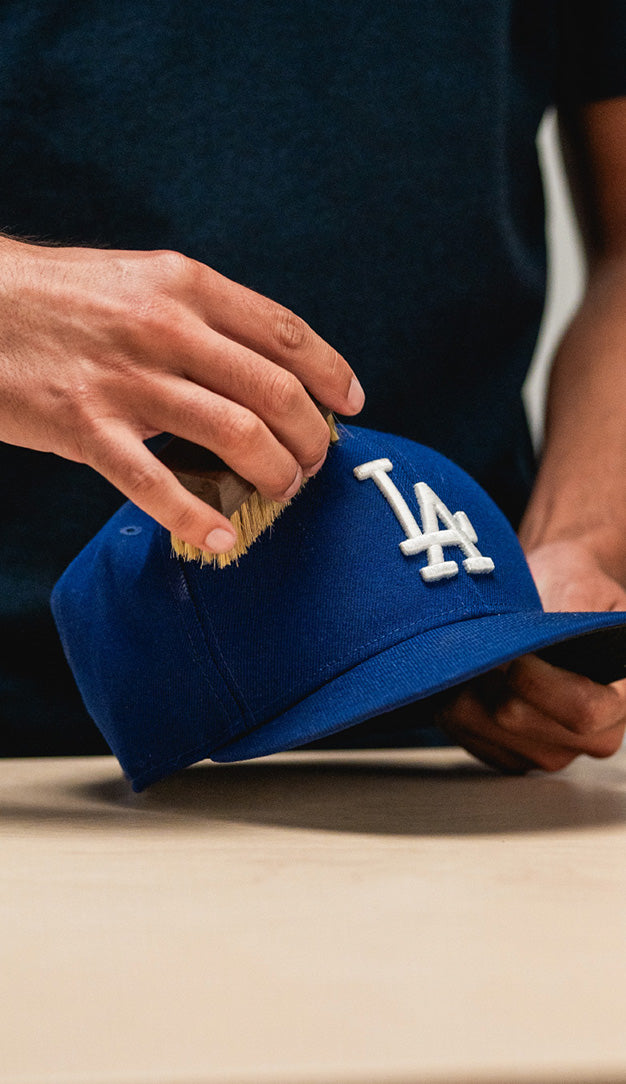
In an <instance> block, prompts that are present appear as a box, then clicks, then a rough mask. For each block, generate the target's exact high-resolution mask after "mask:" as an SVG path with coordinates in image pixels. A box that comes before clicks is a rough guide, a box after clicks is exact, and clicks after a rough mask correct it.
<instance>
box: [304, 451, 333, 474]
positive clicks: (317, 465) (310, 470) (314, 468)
mask: <svg viewBox="0 0 626 1084" xmlns="http://www.w3.org/2000/svg"><path fill="white" fill-rule="evenodd" d="M327 454H328V453H327V452H324V455H323V456H322V458H321V459H318V461H317V463H314V464H313V466H312V467H308V468H307V469H306V470H305V472H304V473H305V475H306V477H307V478H312V477H313V475H314V474H317V472H318V470H319V469H320V467H322V466H323V465H324V463H325V462H326V456H327Z"/></svg>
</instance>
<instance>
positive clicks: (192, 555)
mask: <svg viewBox="0 0 626 1084" xmlns="http://www.w3.org/2000/svg"><path fill="white" fill-rule="evenodd" d="M326 420H327V422H328V428H329V429H330V443H331V444H335V443H336V442H337V441H338V440H339V433H338V431H337V425H336V422H335V419H334V417H333V415H332V414H329V415H328V416H327V419H326ZM306 481H307V479H306V478H305V479H304V481H303V482H302V485H301V486H300V489H299V490H298V493H301V492H302V488H303V486H304V485H306ZM298 493H296V497H297V496H298ZM292 500H293V498H292ZM290 504H291V501H282V502H281V501H272V500H268V499H267V498H266V497H262V496H261V494H260V493H258V492H257V491H256V490H254V492H253V493H251V494H250V496H249V497H248V499H247V500H245V501H244V503H243V504H242V505H241V507H240V508H238V509H237V511H236V512H233V514H232V516H231V517H230V522H231V523H232V525H233V527H234V528H235V530H236V532H237V543H236V545H235V546H233V548H232V550H229V551H228V553H207V552H205V550H201V549H199V548H198V547H197V546H191V545H190V544H189V543H188V542H183V541H182V540H181V539H180V538H176V537H175V535H172V536H171V540H172V551H173V552H174V553H175V554H176V556H177V557H182V558H183V560H184V561H199V562H200V564H201V565H212V566H213V568H226V566H227V565H231V564H233V563H235V564H236V563H237V561H238V560H239V558H240V557H241V556H243V554H244V553H247V552H248V550H249V549H250V546H251V545H252V543H253V542H254V541H256V539H257V538H258V537H259V535H262V534H263V531H266V530H267V528H268V527H271V525H272V524H273V523H274V522H275V520H277V519H278V517H279V515H280V514H281V512H284V510H285V508H287V507H288V506H289V505H290Z"/></svg>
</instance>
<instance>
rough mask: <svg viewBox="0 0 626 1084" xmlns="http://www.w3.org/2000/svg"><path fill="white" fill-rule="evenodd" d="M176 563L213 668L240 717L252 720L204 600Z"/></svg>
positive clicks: (250, 711)
mask: <svg viewBox="0 0 626 1084" xmlns="http://www.w3.org/2000/svg"><path fill="white" fill-rule="evenodd" d="M177 563H178V565H179V575H180V576H181V578H182V579H183V581H184V584H185V589H186V592H187V596H188V598H189V600H190V602H191V604H192V606H193V608H194V613H195V616H196V621H197V622H198V624H199V626H200V628H201V630H202V638H203V641H204V643H205V644H206V647H207V651H208V652H209V653H210V654H211V657H212V659H213V662H214V664H215V667H216V669H217V671H218V673H219V675H220V677H221V678H222V681H223V682H224V684H225V686H226V688H227V689H228V692H229V694H230V696H231V697H232V699H233V701H234V703H235V704H236V705H237V707H238V709H239V713H240V715H242V716H243V717H244V718H248V719H254V712H253V711H252V708H251V707H250V705H249V704H248V702H247V700H246V698H245V696H244V693H243V690H242V689H241V687H240V686H239V684H238V683H237V681H236V679H235V676H234V674H233V672H232V670H231V669H230V667H229V665H228V662H227V661H226V658H225V656H224V654H223V653H222V650H221V648H220V645H219V641H218V638H217V636H216V634H215V628H214V626H213V622H212V621H211V616H210V614H209V611H208V609H207V607H206V605H205V602H204V599H203V598H202V596H201V595H200V596H198V597H196V595H195V594H194V593H193V592H192V588H191V583H190V581H189V578H188V576H187V571H186V569H185V568H184V567H183V562H182V561H177ZM199 609H200V610H201V611H202V615H203V617H204V619H205V621H206V625H207V626H208V632H209V634H210V636H207V635H206V632H205V627H204V624H203V622H202V621H201V620H200V614H199V612H198V610H199ZM209 640H210V643H209Z"/></svg>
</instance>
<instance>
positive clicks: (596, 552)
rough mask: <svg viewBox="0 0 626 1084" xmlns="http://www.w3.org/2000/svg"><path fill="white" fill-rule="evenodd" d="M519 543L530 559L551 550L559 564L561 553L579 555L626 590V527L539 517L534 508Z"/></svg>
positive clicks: (523, 524) (520, 532) (528, 515)
mask: <svg viewBox="0 0 626 1084" xmlns="http://www.w3.org/2000/svg"><path fill="white" fill-rule="evenodd" d="M519 539H520V542H521V545H522V549H523V550H524V553H525V554H526V556H527V557H530V556H531V555H537V554H542V553H546V552H547V551H548V550H549V551H551V554H552V556H553V558H554V559H556V560H558V557H559V554H560V553H562V554H565V553H567V554H570V553H572V552H574V551H575V552H577V553H579V554H580V556H581V557H588V558H590V559H591V560H593V561H594V562H595V564H597V565H598V566H599V567H600V568H601V569H602V570H603V571H604V572H605V573H606V575H607V576H610V577H611V578H612V579H614V580H616V581H617V583H620V584H622V585H623V586H624V587H626V524H620V523H618V522H614V523H602V522H600V523H591V522H589V521H588V520H585V521H584V522H581V521H580V519H576V518H575V517H573V516H572V517H570V518H562V519H560V520H555V518H554V517H553V516H542V515H540V514H538V513H537V510H536V509H534V508H533V507H532V505H530V506H529V508H528V510H527V512H526V514H525V516H524V518H523V520H522V523H521V524H520V529H519Z"/></svg>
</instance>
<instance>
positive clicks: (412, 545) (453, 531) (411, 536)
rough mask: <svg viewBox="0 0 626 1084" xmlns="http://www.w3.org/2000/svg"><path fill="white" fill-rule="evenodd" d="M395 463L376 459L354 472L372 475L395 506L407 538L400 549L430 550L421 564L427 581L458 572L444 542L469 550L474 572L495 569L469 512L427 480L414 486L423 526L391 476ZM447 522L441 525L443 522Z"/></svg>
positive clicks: (468, 564) (466, 563) (467, 554)
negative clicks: (442, 495)
mask: <svg viewBox="0 0 626 1084" xmlns="http://www.w3.org/2000/svg"><path fill="white" fill-rule="evenodd" d="M392 469H393V464H392V462H391V460H390V459H372V460H371V461H370V462H369V463H361V464H360V466H358V467H354V475H355V477H356V478H357V479H358V480H359V482H364V481H365V480H366V479H368V478H371V479H372V481H373V482H374V483H375V484H376V486H377V487H378V489H379V490H380V492H381V493H382V495H383V497H384V498H385V499H386V500H387V501H388V503H389V505H390V506H391V508H392V509H393V511H394V513H395V515H396V517H397V519H398V521H399V523H400V526H401V527H402V529H403V531H404V533H405V535H406V538H405V539H404V541H402V542H400V543H399V545H400V549H401V550H402V552H403V554H404V555H405V556H406V557H412V556H413V555H414V554H417V553H426V555H427V557H428V564H427V565H425V566H424V568H420V575H421V577H422V579H423V580H424V581H425V582H426V583H434V582H436V581H437V580H445V579H449V577H450V576H456V575H457V573H458V571H459V566H458V564H457V563H456V561H446V560H445V558H444V554H443V547H444V546H457V547H458V548H459V549H460V550H461V551H462V553H464V554H465V560H464V561H463V568H464V569H465V571H466V572H469V573H470V574H471V575H474V576H475V575H482V574H484V573H486V572H493V570H494V567H495V566H494V563H493V561H492V560H491V557H484V556H483V555H482V553H481V552H480V550H479V549H478V547H477V545H476V543H477V541H478V537H477V535H476V531H475V530H474V528H473V527H472V524H471V523H470V520H469V517H468V516H466V514H465V512H451V511H450V509H449V508H448V507H447V506H446V505H445V504H444V503H443V501H442V500H441V498H440V497H438V496H437V494H436V493H435V492H434V490H432V489H431V488H430V486H429V485H427V484H426V482H417V483H416V484H415V485H414V486H413V489H414V491H415V496H416V497H417V503H418V505H419V511H420V517H421V520H422V528H421V529H420V527H419V526H418V524H417V521H416V519H415V517H414V515H413V513H412V512H411V509H410V508H409V506H408V504H407V503H406V501H405V499H404V497H403V496H402V494H401V493H400V490H399V489H398V487H397V486H396V485H395V483H394V482H392V480H391V478H390V477H389V473H390V471H391V470H392ZM440 523H443V524H445V526H444V527H443V528H440V526H439V524H440Z"/></svg>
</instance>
